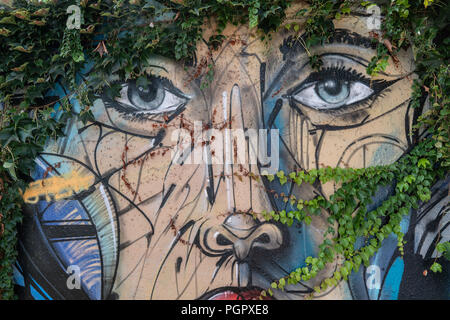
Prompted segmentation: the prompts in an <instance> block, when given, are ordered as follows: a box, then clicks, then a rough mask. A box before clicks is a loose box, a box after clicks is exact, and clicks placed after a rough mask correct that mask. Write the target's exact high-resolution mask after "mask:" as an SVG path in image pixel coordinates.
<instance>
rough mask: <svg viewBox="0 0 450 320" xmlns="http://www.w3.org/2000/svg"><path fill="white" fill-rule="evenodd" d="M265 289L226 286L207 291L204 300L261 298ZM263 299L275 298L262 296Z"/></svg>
mask: <svg viewBox="0 0 450 320" xmlns="http://www.w3.org/2000/svg"><path fill="white" fill-rule="evenodd" d="M262 291H263V289H261V288H258V287H247V288H237V287H224V288H217V289H215V290H212V291H210V292H207V293H205V294H204V295H203V297H201V298H200V299H202V300H260V297H261V292H262ZM261 298H262V299H263V300H274V299H273V297H269V296H266V297H261Z"/></svg>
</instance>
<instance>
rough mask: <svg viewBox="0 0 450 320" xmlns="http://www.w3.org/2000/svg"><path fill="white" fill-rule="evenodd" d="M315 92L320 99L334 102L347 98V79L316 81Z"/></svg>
mask: <svg viewBox="0 0 450 320" xmlns="http://www.w3.org/2000/svg"><path fill="white" fill-rule="evenodd" d="M316 92H317V94H318V95H319V97H320V98H321V99H322V100H324V101H326V102H328V103H334V104H336V103H340V102H343V101H344V100H345V99H347V97H348V95H349V93H350V88H349V83H348V81H342V80H338V79H333V80H324V81H321V82H319V83H317V85H316Z"/></svg>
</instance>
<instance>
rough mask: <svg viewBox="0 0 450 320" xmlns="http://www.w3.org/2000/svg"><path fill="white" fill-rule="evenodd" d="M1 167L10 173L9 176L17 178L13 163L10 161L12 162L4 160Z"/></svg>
mask: <svg viewBox="0 0 450 320" xmlns="http://www.w3.org/2000/svg"><path fill="white" fill-rule="evenodd" d="M3 168H5V169H6V170H8V172H9V174H10V175H11V177H13V179H14V180H17V176H16V170H15V165H14V163H12V162H5V163H3Z"/></svg>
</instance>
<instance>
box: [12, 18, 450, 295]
mask: <svg viewBox="0 0 450 320" xmlns="http://www.w3.org/2000/svg"><path fill="white" fill-rule="evenodd" d="M335 27H336V31H335V33H334V36H333V37H332V39H330V40H329V42H328V43H326V44H325V45H323V46H317V47H316V48H314V52H313V53H314V54H317V55H319V56H320V57H321V59H322V61H323V65H322V66H321V68H320V70H313V69H312V68H311V67H310V65H309V63H308V61H309V56H308V54H310V53H308V52H305V50H304V47H303V46H302V44H301V41H302V39H301V38H295V37H293V36H292V35H291V34H289V33H288V32H287V31H280V32H279V33H278V34H276V35H274V36H273V38H272V40H271V41H270V43H263V42H261V41H260V40H259V39H258V38H257V37H256V36H255V35H253V34H252V32H251V31H250V30H248V29H247V27H246V26H241V27H228V28H227V29H226V30H225V31H224V33H225V34H226V35H227V36H228V37H227V40H226V41H225V42H224V43H223V45H222V46H221V47H220V48H219V49H218V50H216V51H213V52H210V51H209V49H208V48H207V46H206V45H205V43H206V42H205V43H199V44H198V48H197V57H196V59H194V61H192V65H191V66H189V67H185V66H184V65H182V64H181V63H178V62H174V61H171V60H169V59H166V58H163V57H157V56H155V57H152V58H151V60H152V61H151V65H152V67H151V68H149V70H147V71H148V72H147V77H146V78H142V77H141V78H139V79H138V80H128V81H123V80H122V79H117V78H112V79H111V84H112V85H116V86H118V87H119V88H120V90H119V96H118V97H113V96H111V95H110V94H109V93H108V91H107V90H105V91H104V92H103V93H102V94H99V95H98V96H96V98H95V101H94V105H93V106H92V109H91V110H92V112H93V114H94V117H95V120H94V121H91V122H88V123H87V124H85V125H83V123H82V122H81V121H79V119H78V118H77V117H76V116H74V117H73V118H72V119H70V121H69V122H68V125H67V128H66V137H64V138H62V139H59V140H58V141H57V142H53V143H49V144H48V146H47V147H46V149H45V151H44V152H43V153H41V154H40V155H39V157H38V158H37V159H36V169H35V171H34V172H33V179H34V180H35V181H36V182H35V183H34V184H32V185H31V186H30V188H29V189H28V190H26V191H25V192H24V196H25V195H26V198H27V199H29V201H27V206H26V208H25V212H24V216H25V217H24V223H23V226H22V229H21V237H20V241H19V252H20V258H19V260H18V261H17V263H16V265H15V282H16V284H17V290H18V293H19V295H20V296H21V297H22V298H24V299H230V300H233V299H257V298H259V296H260V293H261V290H263V289H266V288H268V287H270V283H271V282H272V281H274V280H276V279H279V278H281V277H283V276H285V275H287V274H289V273H290V272H291V271H292V270H294V269H295V268H297V267H298V266H299V264H300V263H302V261H304V260H305V258H306V257H308V256H311V255H314V254H315V253H316V252H317V251H318V245H319V244H320V243H321V242H322V240H323V233H324V231H325V228H327V222H326V219H327V213H326V212H323V215H321V216H318V217H314V218H313V222H312V223H311V225H309V226H305V225H303V224H300V223H294V225H293V226H291V227H287V226H286V225H282V224H280V223H277V222H273V221H270V222H267V221H265V220H264V219H263V218H262V216H261V212H263V211H264V210H265V211H271V210H283V209H285V210H288V209H289V203H285V202H284V201H282V199H281V198H280V197H278V196H277V195H278V194H283V193H284V194H285V195H288V196H289V195H295V196H296V198H298V199H312V198H313V197H315V196H317V195H323V196H325V197H328V196H330V195H331V194H332V193H333V192H334V191H335V189H336V186H335V185H333V184H332V183H327V184H323V185H322V184H320V183H319V182H318V183H316V184H314V185H306V184H302V185H301V186H300V187H299V186H296V185H293V184H292V185H291V184H289V183H287V184H285V185H283V186H281V185H279V184H276V183H275V182H272V183H271V182H269V181H268V180H267V179H266V177H265V176H262V175H261V174H262V173H263V172H264V171H270V170H272V169H273V167H276V170H283V171H284V172H290V171H293V170H299V169H304V170H310V169H313V168H320V167H323V166H331V167H337V166H339V167H354V168H362V167H367V166H374V165H384V164H390V163H393V162H395V161H397V160H398V159H399V158H400V157H402V155H404V154H405V153H407V152H408V151H409V150H410V149H411V148H412V146H413V145H414V144H415V143H416V142H417V141H418V139H420V137H421V135H423V134H425V133H424V132H413V131H412V126H413V125H414V123H415V122H416V120H417V117H418V116H419V115H420V113H421V112H422V110H419V109H412V108H410V105H409V102H410V99H411V89H410V88H411V83H412V79H414V77H415V75H414V65H413V55H412V52H402V54H401V56H399V63H398V64H394V63H391V64H390V66H389V67H388V68H387V70H386V71H385V72H383V73H381V74H380V76H378V77H377V78H375V79H370V77H368V76H367V74H366V73H365V69H366V67H367V65H368V63H369V61H370V59H371V57H372V56H373V55H374V54H375V46H374V44H373V42H372V41H371V39H370V37H369V32H370V30H368V29H367V26H366V23H365V18H364V17H361V16H356V15H355V16H350V17H347V18H343V19H341V20H338V21H335ZM207 38H208V35H207V34H205V39H207ZM208 63H212V64H213V65H214V71H215V73H214V77H213V79H212V81H211V82H210V83H208V85H206V86H205V85H204V83H205V81H206V80H205V79H203V78H204V77H203V78H202V77H196V76H194V75H195V74H196V70H199V69H200V70H201V68H203V67H202V66H205V65H207V64H208ZM84 77H89V71H87V72H86V74H85V75H84ZM51 95H60V96H63V95H64V88H55V91H54V92H52V93H51ZM71 102H72V105H73V108H74V111H75V112H76V111H77V110H78V108H79V106H78V103H77V101H76V100H75V99H74V100H72V101H71ZM423 105H424V106H423V108H425V107H426V101H425V99H424V102H423ZM255 155H256V156H255ZM448 183H449V179H447V180H445V181H440V182H438V183H436V184H435V185H434V186H433V196H432V199H431V200H430V201H429V202H428V203H426V204H424V205H422V206H420V207H419V209H417V210H412V211H411V213H410V215H408V216H407V217H406V218H405V219H404V221H403V222H402V228H403V230H402V231H403V232H404V233H405V240H406V241H407V242H406V245H405V255H404V257H401V256H400V254H399V252H398V251H397V240H396V238H395V236H392V238H388V239H386V240H385V241H384V244H383V246H382V248H381V249H380V251H379V252H378V253H377V254H376V255H375V256H374V257H373V258H372V260H371V266H370V267H368V268H363V267H362V268H361V269H360V270H359V271H358V272H357V273H355V274H354V275H352V276H351V277H350V278H349V282H341V283H340V284H339V286H337V287H336V288H333V289H329V290H328V291H326V292H322V293H321V294H320V295H317V297H318V298H323V299H417V298H427V299H430V298H441V299H448V298H450V296H449V294H450V292H449V283H450V279H449V277H450V274H449V272H448V270H450V265H449V263H448V262H446V261H444V260H442V259H441V258H439V259H438V261H439V262H440V263H441V264H442V266H443V269H444V272H443V273H440V274H431V273H429V274H428V275H424V274H423V271H424V270H426V269H427V266H428V265H429V263H430V261H432V260H434V259H435V258H436V257H437V252H436V249H435V247H436V245H437V244H438V243H439V242H444V241H449V240H450V227H449V224H450V220H449V215H445V213H446V212H447V211H448V210H449V205H448V202H449V196H448V190H449V186H448ZM391 192H392V188H380V190H378V192H377V194H376V196H375V197H374V199H373V200H374V201H373V204H372V207H371V208H368V209H373V208H376V206H377V205H378V204H380V203H381V202H382V201H383V199H385V198H386V197H387V196H388V195H389V194H390V193H391ZM441 260H442V261H441ZM335 268H336V266H335V265H334V266H333V265H332V266H329V268H327V269H325V270H322V271H321V273H319V275H318V276H317V277H316V278H315V279H312V280H310V281H307V282H300V283H299V284H297V285H288V286H287V287H286V290H285V291H280V292H278V291H277V292H275V294H274V297H273V298H275V299H304V298H305V297H306V296H307V295H309V294H311V293H312V292H313V289H312V288H313V287H314V286H315V285H317V284H318V283H320V281H321V280H322V279H324V278H325V277H327V276H329V275H330V274H331V273H332V272H334V271H335Z"/></svg>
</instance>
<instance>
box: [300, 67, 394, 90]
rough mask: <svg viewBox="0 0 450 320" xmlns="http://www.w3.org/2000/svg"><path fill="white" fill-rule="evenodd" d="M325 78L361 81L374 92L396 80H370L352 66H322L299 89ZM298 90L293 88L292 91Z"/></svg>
mask: <svg viewBox="0 0 450 320" xmlns="http://www.w3.org/2000/svg"><path fill="white" fill-rule="evenodd" d="M326 79H339V80H344V81H352V82H356V81H357V82H361V83H363V84H365V85H366V86H368V87H369V88H371V89H373V90H374V91H375V93H377V92H380V91H381V90H384V89H386V88H387V87H389V86H390V85H392V84H393V83H395V82H396V81H397V80H392V81H386V80H380V79H379V80H371V79H370V78H368V77H366V76H365V75H363V74H362V73H360V72H357V71H356V70H354V69H352V68H345V67H344V66H342V67H337V66H332V67H327V68H322V69H321V70H320V71H318V72H313V73H311V74H310V75H309V76H308V78H306V79H305V80H304V81H303V82H302V84H301V85H300V86H299V87H298V88H299V89H303V88H304V87H305V86H306V85H308V84H310V83H313V82H316V81H322V80H326ZM296 91H298V89H297V90H295V91H294V92H296Z"/></svg>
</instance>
